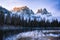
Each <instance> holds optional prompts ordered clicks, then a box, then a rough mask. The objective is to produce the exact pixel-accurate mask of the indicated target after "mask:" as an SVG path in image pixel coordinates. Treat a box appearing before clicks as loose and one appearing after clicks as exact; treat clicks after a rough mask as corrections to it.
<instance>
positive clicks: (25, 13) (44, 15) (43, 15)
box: [12, 6, 56, 22]
mask: <svg viewBox="0 0 60 40" xmlns="http://www.w3.org/2000/svg"><path fill="white" fill-rule="evenodd" d="M12 13H14V14H17V15H18V16H20V17H21V18H22V17H24V20H26V19H27V20H29V18H30V20H34V19H35V18H36V20H37V21H41V20H45V21H47V20H49V21H50V22H52V21H53V20H56V18H55V17H54V16H53V15H52V14H51V13H49V12H48V11H47V9H46V8H44V9H38V11H37V13H34V12H33V11H32V10H31V9H29V8H28V7H27V6H23V7H14V8H13V10H12Z"/></svg>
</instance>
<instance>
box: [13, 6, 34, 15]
mask: <svg viewBox="0 0 60 40" xmlns="http://www.w3.org/2000/svg"><path fill="white" fill-rule="evenodd" d="M12 12H14V13H17V14H23V15H24V14H28V15H31V14H34V12H33V11H32V10H31V9H29V8H28V7H27V6H22V7H14V8H13V10H12Z"/></svg>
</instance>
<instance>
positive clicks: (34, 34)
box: [4, 30, 60, 40]
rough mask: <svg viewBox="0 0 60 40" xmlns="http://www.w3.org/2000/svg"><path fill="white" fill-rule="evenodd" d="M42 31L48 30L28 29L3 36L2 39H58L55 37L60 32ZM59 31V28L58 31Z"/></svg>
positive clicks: (59, 35)
mask: <svg viewBox="0 0 60 40" xmlns="http://www.w3.org/2000/svg"><path fill="white" fill-rule="evenodd" d="M44 32H49V31H38V30H35V31H28V32H22V33H19V34H14V35H10V36H8V37H6V38H4V40H50V39H53V40H54V39H56V40H60V39H57V37H60V34H52V33H49V34H44ZM50 32H55V31H53V30H52V31H50ZM58 32H60V30H59V31H58Z"/></svg>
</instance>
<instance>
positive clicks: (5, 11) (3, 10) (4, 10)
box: [0, 6, 10, 14]
mask: <svg viewBox="0 0 60 40" xmlns="http://www.w3.org/2000/svg"><path fill="white" fill-rule="evenodd" d="M0 11H2V12H3V13H4V14H8V13H10V11H9V10H7V9H5V8H3V7H2V6H0Z"/></svg>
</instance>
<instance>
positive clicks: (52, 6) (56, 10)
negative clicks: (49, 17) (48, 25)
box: [0, 0, 60, 16]
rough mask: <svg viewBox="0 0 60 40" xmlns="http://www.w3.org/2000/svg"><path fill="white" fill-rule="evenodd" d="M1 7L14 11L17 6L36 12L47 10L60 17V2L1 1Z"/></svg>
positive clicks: (36, 0) (54, 0)
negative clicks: (26, 7)
mask: <svg viewBox="0 0 60 40" xmlns="http://www.w3.org/2000/svg"><path fill="white" fill-rule="evenodd" d="M0 6H3V7H5V8H6V9H8V10H12V8H13V7H15V6H17V7H18V6H28V7H29V8H30V9H32V10H33V11H34V12H36V11H37V9H41V8H42V9H43V8H46V9H47V10H48V11H49V12H51V13H52V14H53V15H55V16H60V15H59V14H60V0H0Z"/></svg>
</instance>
